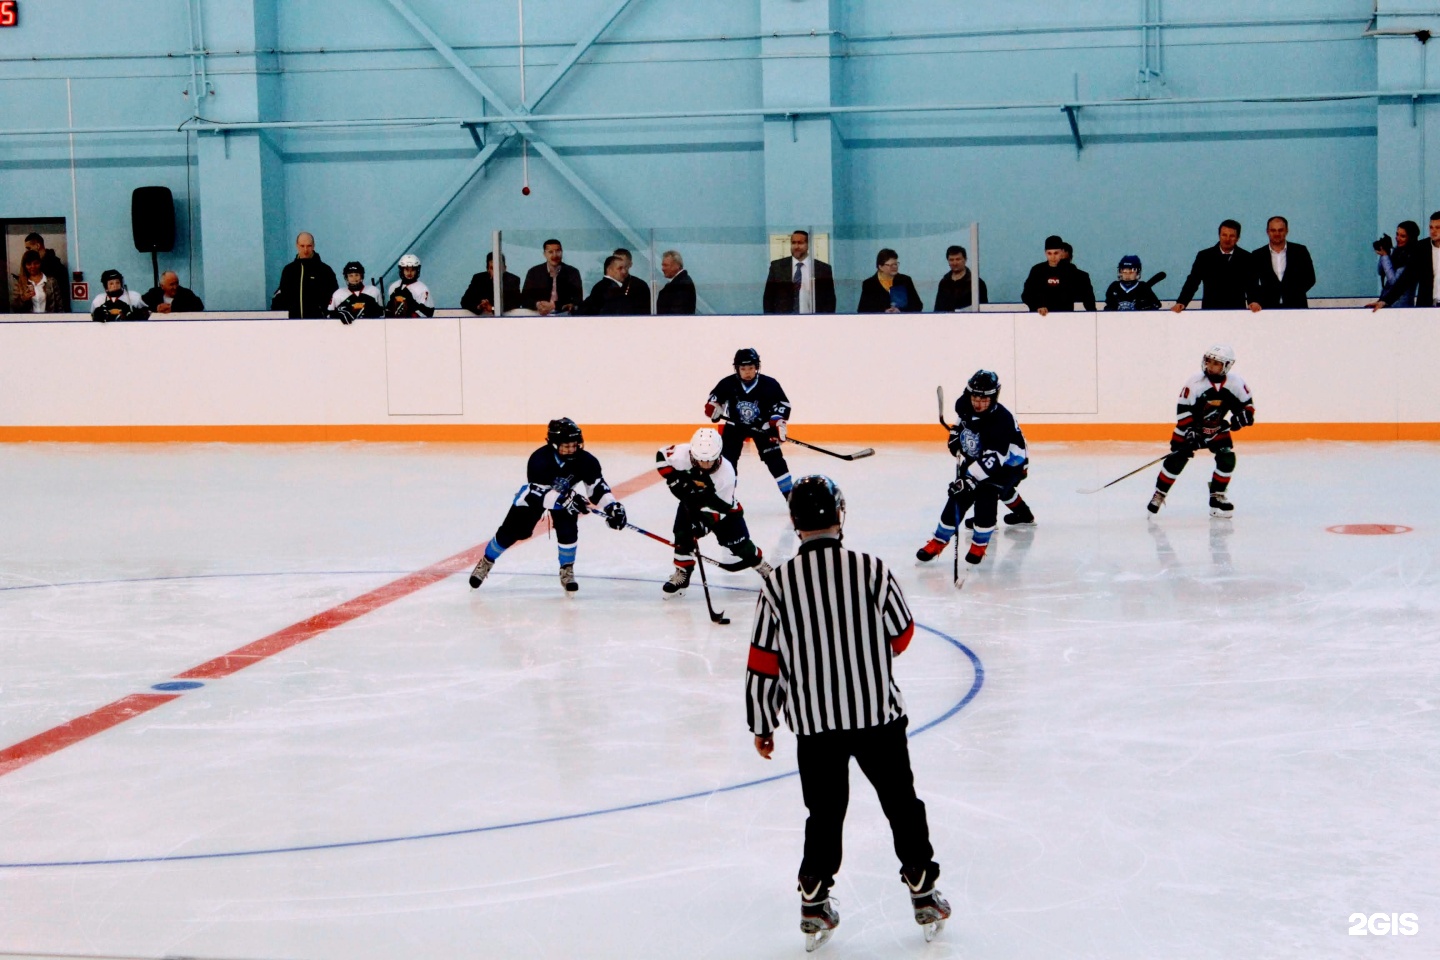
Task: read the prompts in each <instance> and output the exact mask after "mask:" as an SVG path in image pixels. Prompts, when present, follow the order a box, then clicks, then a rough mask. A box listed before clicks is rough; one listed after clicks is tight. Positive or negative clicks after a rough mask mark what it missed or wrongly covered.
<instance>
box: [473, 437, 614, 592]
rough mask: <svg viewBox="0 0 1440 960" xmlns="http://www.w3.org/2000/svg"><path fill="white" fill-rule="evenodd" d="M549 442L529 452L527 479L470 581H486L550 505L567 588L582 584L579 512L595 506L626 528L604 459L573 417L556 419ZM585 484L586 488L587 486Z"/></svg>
mask: <svg viewBox="0 0 1440 960" xmlns="http://www.w3.org/2000/svg"><path fill="white" fill-rule="evenodd" d="M545 439H546V442H545V446H543V447H541V448H540V449H539V450H536V451H535V452H534V453H532V454H530V461H529V462H528V463H527V464H526V466H525V478H526V481H527V482H526V484H525V485H524V486H523V487H521V488H520V489H519V490H518V491H517V492H516V494H515V499H514V501H513V502H512V503H511V504H510V512H509V513H507V514H506V515H505V520H504V522H503V523H501V524H500V529H499V530H496V531H495V536H494V537H492V538H491V539H490V543H489V544H487V545H486V547H485V556H483V557H481V558H480V562H479V563H477V564H475V569H474V570H472V571H471V572H470V586H471V587H478V586H480V584H482V583H484V582H485V578H486V577H487V576H488V575H489V574H490V568H491V567H493V566H494V565H495V561H496V560H498V559H500V554H502V553H504V552H505V551H506V550H508V549H510V547H512V546H514V545H515V544H516V543H518V542H520V541H521V540H524V539H525V538H526V537H528V536H530V534H531V533H533V532H534V531H535V524H536V523H538V522H539V520H540V518H541V517H542V516H543V515H544V514H545V512H546V511H549V513H550V522H551V524H552V525H553V526H554V528H555V540H556V542H557V543H558V544H559V546H560V584H561V586H563V587H564V588H565V590H566V592H568V593H574V592H575V591H577V590H579V589H580V584H578V583H576V582H575V544H576V541H577V540H578V538H579V532H578V530H577V529H576V527H577V524H576V519H575V518H576V517H578V516H579V515H580V514H582V513H588V512H589V511H590V510H591V509H592V508H593V509H597V510H599V511H600V512H601V513H603V514H604V515H605V522H606V523H608V524H609V525H610V527H611V528H612V529H615V530H623V529H625V519H626V518H625V505H624V504H622V503H621V502H620V501H619V500H616V499H615V495H614V494H613V493H611V492H610V484H608V483H606V482H605V477H604V476H603V475H602V474H601V472H600V461H599V460H597V459H595V456H594V455H593V454H591V453H588V452H586V450H585V435H584V434H583V433H581V431H580V428H579V426H577V425H576V423H575V421H574V420H571V419H570V418H569V417H562V418H561V419H559V420H551V421H550V427H549V429H548V430H547V431H546V438H545ZM582 488H583V489H582Z"/></svg>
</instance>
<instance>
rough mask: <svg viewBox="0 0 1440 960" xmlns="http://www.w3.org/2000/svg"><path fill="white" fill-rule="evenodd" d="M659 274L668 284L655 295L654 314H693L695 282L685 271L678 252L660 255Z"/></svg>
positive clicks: (667, 251) (683, 260)
mask: <svg viewBox="0 0 1440 960" xmlns="http://www.w3.org/2000/svg"><path fill="white" fill-rule="evenodd" d="M660 272H661V273H663V274H664V275H665V279H666V280H668V281H669V283H667V284H665V286H663V287H661V288H660V292H659V293H658V294H656V295H655V312H656V313H657V314H660V315H662V316H665V315H669V316H681V315H684V316H689V315H690V314H693V313H694V312H695V281H693V280H691V279H690V274H689V273H687V272H686V270H685V258H684V257H682V256H680V253H679V251H676V250H666V251H665V252H664V253H662V254H661V255H660Z"/></svg>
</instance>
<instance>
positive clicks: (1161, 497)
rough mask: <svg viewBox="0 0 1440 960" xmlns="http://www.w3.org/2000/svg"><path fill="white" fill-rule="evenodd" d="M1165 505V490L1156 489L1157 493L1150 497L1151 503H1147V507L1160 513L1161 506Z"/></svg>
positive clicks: (1152, 511) (1153, 511)
mask: <svg viewBox="0 0 1440 960" xmlns="http://www.w3.org/2000/svg"><path fill="white" fill-rule="evenodd" d="M1163 506H1165V491H1164V490H1156V491H1155V495H1154V496H1152V497H1151V498H1150V503H1149V504H1147V505H1146V507H1145V509H1146V510H1149V511H1150V512H1151V513H1159V512H1160V508H1161V507H1163Z"/></svg>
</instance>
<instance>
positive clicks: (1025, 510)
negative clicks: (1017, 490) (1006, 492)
mask: <svg viewBox="0 0 1440 960" xmlns="http://www.w3.org/2000/svg"><path fill="white" fill-rule="evenodd" d="M1005 522H1006V523H1007V524H1012V525H1013V524H1025V525H1027V526H1033V525H1034V524H1035V514H1033V513H1031V512H1030V504H1028V503H1026V502H1025V501H1024V500H1021V501H1020V502H1019V503H1017V504H1016V505H1015V509H1013V510H1011V511H1010V512H1009V513H1007V514H1005Z"/></svg>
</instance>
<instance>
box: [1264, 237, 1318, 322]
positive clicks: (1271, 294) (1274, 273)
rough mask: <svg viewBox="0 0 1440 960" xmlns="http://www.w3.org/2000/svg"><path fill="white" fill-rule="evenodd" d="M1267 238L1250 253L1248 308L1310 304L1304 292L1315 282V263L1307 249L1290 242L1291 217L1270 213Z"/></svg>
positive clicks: (1288, 306)
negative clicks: (1289, 219) (1265, 242)
mask: <svg viewBox="0 0 1440 960" xmlns="http://www.w3.org/2000/svg"><path fill="white" fill-rule="evenodd" d="M1265 233H1266V235H1267V236H1268V237H1269V238H1270V242H1269V243H1267V244H1266V245H1265V246H1263V247H1260V248H1259V249H1257V250H1256V251H1255V252H1254V253H1253V254H1251V257H1252V258H1253V259H1252V260H1251V276H1250V309H1251V310H1253V311H1255V312H1256V313H1258V312H1260V310H1261V309H1262V308H1263V309H1266V310H1276V309H1283V310H1304V309H1306V308H1307V307H1309V306H1310V301H1309V300H1308V299H1307V298H1306V296H1305V294H1306V293H1308V292H1309V290H1310V288H1311V287H1313V286H1315V264H1314V262H1313V261H1311V259H1310V251H1309V250H1307V249H1305V247H1303V246H1301V245H1300V244H1298V243H1290V242H1289V240H1288V239H1287V237H1288V236H1289V235H1290V221H1288V220H1286V219H1285V218H1284V217H1271V218H1270V219H1269V220H1268V221H1266V223H1265Z"/></svg>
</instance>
